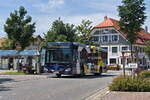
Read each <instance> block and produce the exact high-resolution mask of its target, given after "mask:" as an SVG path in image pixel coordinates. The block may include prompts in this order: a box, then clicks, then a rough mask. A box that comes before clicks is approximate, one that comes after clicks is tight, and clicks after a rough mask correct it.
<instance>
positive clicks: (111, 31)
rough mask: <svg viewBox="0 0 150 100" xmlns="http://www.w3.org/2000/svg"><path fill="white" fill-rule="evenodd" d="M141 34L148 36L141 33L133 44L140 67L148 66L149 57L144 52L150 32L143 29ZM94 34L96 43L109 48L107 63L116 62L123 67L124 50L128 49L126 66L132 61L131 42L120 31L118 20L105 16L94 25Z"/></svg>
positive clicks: (136, 60) (106, 48)
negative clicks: (100, 21)
mask: <svg viewBox="0 0 150 100" xmlns="http://www.w3.org/2000/svg"><path fill="white" fill-rule="evenodd" d="M140 34H142V35H147V36H146V38H145V37H141V36H140V35H139V37H138V39H137V41H136V43H135V44H134V45H133V51H134V55H133V56H134V60H135V62H138V65H139V66H140V67H147V66H148V62H149V59H148V57H147V56H146V54H145V53H144V46H145V41H146V40H149V39H150V34H149V33H148V32H147V33H146V32H143V31H142V32H141V33H140ZM92 35H93V41H94V43H96V44H99V45H100V47H102V48H103V49H105V50H107V52H108V57H107V62H106V63H107V65H114V64H116V65H120V66H121V67H122V66H123V57H122V52H123V51H128V52H127V53H125V64H126V67H127V65H128V63H130V62H131V53H129V52H130V50H131V49H130V42H129V41H128V40H127V39H126V36H125V34H124V33H122V32H121V31H120V27H119V24H118V21H117V20H114V19H111V18H107V17H105V18H104V21H103V22H102V23H100V24H98V25H96V26H95V27H94V29H93V30H92ZM148 36H149V37H148Z"/></svg>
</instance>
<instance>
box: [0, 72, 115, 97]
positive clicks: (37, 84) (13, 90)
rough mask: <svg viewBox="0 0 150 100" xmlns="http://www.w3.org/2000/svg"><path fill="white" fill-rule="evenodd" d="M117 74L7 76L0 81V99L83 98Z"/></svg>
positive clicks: (100, 87)
mask: <svg viewBox="0 0 150 100" xmlns="http://www.w3.org/2000/svg"><path fill="white" fill-rule="evenodd" d="M117 74H118V72H117V73H116V72H109V73H107V74H103V75H102V76H84V77H67V76H66V77H62V78H44V79H34V80H32V79H31V80H26V81H17V80H15V79H9V78H7V79H3V81H1V82H0V100H83V99H85V98H86V97H88V96H90V95H92V94H93V93H95V92H96V91H98V90H100V89H103V88H105V87H106V86H108V84H110V82H111V81H112V79H113V77H114V76H115V75H117ZM1 80H2V79H1ZM11 81H13V82H11Z"/></svg>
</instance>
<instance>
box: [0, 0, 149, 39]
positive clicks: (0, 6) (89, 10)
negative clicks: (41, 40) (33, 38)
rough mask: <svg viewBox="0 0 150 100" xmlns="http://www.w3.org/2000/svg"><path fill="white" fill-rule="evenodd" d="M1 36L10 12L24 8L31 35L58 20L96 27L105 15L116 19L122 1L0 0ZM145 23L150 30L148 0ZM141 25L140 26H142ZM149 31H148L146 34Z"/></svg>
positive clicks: (40, 32)
mask: <svg viewBox="0 0 150 100" xmlns="http://www.w3.org/2000/svg"><path fill="white" fill-rule="evenodd" d="M0 1H1V3H0V37H5V36H7V35H6V33H5V32H4V27H3V26H4V24H5V22H6V19H7V18H8V17H9V15H10V13H11V12H14V10H18V9H19V7H20V6H24V7H25V9H26V10H27V12H28V13H27V15H30V16H32V19H33V20H32V22H35V23H36V32H35V33H34V34H40V35H42V36H43V33H46V32H47V31H48V30H49V28H50V27H51V24H52V22H53V21H55V20H57V19H58V18H59V17H60V18H61V20H63V21H64V22H65V23H70V24H74V25H79V24H80V23H81V21H82V20H83V19H85V20H90V21H92V22H93V23H92V25H93V26H95V25H97V24H99V23H100V22H102V21H103V19H104V16H108V17H111V18H114V19H117V20H118V19H119V17H118V11H117V8H118V6H119V5H121V0H0ZM145 3H146V8H147V9H146V15H147V20H146V22H145V24H144V26H148V27H149V30H150V0H145ZM144 26H143V27H144ZM149 32H150V31H149Z"/></svg>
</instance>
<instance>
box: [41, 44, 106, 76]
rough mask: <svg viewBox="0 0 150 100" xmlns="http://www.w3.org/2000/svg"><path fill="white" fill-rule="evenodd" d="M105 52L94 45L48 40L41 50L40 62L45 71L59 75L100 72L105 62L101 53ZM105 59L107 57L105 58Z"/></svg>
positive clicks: (81, 74)
mask: <svg viewBox="0 0 150 100" xmlns="http://www.w3.org/2000/svg"><path fill="white" fill-rule="evenodd" d="M104 53H106V52H105V51H104V50H99V49H97V48H96V47H95V46H85V45H82V44H79V43H75V42H48V44H47V45H46V47H45V48H43V49H42V51H41V64H42V66H44V68H46V69H47V72H49V73H54V74H56V76H57V77H61V75H80V76H83V75H86V74H95V75H97V74H101V73H102V72H103V71H102V70H103V69H105V67H106V66H105V63H104V62H103V60H104V59H103V58H105V57H103V58H102V56H101V54H104ZM105 59H107V58H105Z"/></svg>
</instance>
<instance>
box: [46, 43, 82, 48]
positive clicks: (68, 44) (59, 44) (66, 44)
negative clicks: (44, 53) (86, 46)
mask: <svg viewBox="0 0 150 100" xmlns="http://www.w3.org/2000/svg"><path fill="white" fill-rule="evenodd" d="M51 46H68V47H70V46H83V45H82V44H79V43H77V42H48V43H47V47H51Z"/></svg>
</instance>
